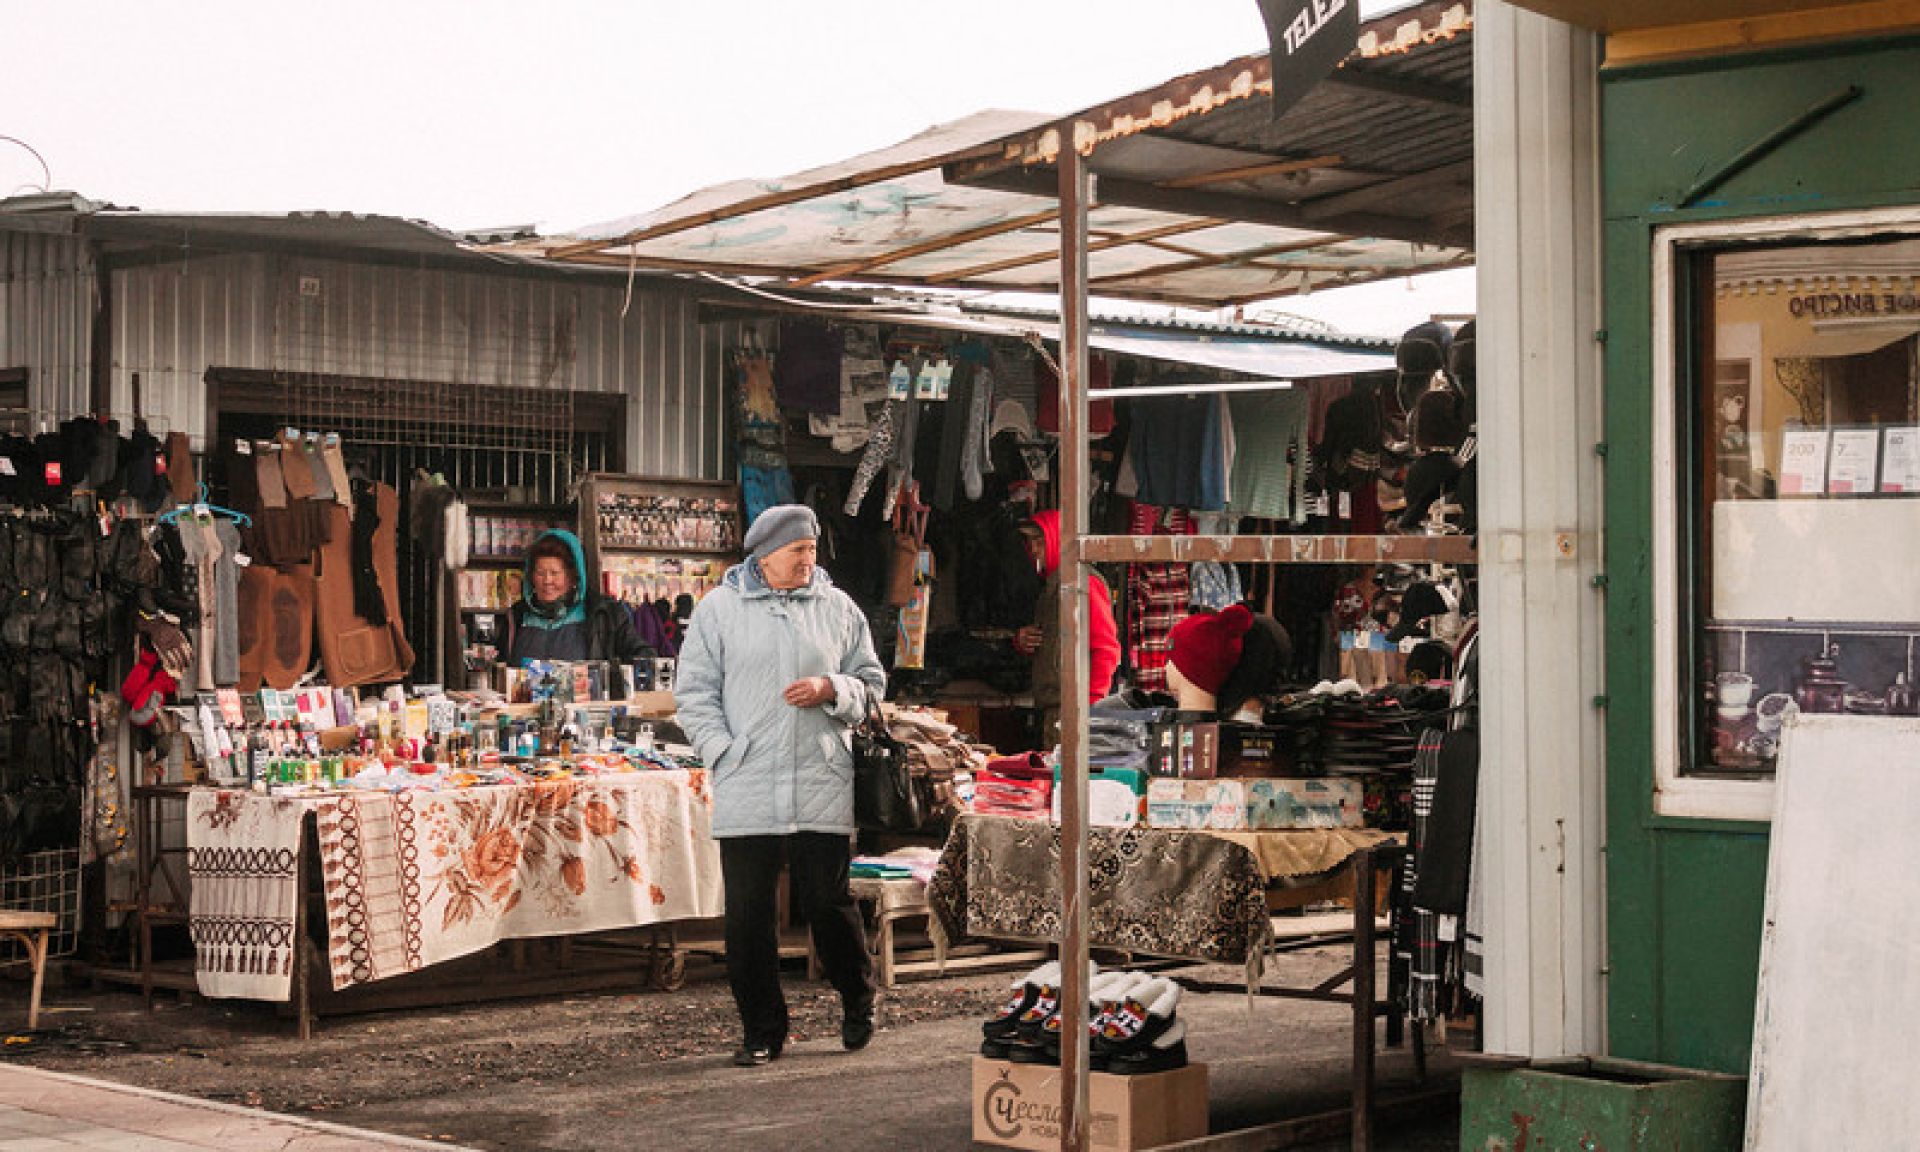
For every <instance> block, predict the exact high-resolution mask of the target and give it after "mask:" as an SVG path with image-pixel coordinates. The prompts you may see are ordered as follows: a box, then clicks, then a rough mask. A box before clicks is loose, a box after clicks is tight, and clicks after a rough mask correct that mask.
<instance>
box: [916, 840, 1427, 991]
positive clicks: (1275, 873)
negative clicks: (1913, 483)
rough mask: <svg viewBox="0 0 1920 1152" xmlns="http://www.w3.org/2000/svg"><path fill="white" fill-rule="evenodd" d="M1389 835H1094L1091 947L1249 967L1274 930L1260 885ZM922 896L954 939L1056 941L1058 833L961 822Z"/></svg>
mask: <svg viewBox="0 0 1920 1152" xmlns="http://www.w3.org/2000/svg"><path fill="white" fill-rule="evenodd" d="M1263 839H1264V840H1268V841H1271V842H1270V843H1262V841H1263ZM1388 839H1390V837H1389V836H1388V835H1387V834H1386V833H1382V832H1376V831H1372V830H1360V829H1352V830H1348V829H1326V830H1320V829H1313V830H1303V831H1298V832H1253V833H1213V832H1204V831H1193V832H1185V831H1176V830H1173V829H1167V828H1147V827H1133V828H1092V829H1089V830H1088V833H1087V872H1088V904H1087V925H1088V935H1089V938H1090V940H1091V941H1092V943H1093V944H1094V945H1096V946H1099V947H1103V948H1118V949H1123V950H1125V951H1128V952H1138V953H1144V954H1147V955H1152V956H1171V957H1179V958H1183V959H1190V960H1206V961H1212V962H1215V963H1222V964H1242V963H1247V962H1249V961H1250V960H1257V959H1258V954H1259V952H1260V950H1261V947H1262V945H1263V943H1264V942H1265V941H1266V939H1267V937H1268V935H1269V933H1270V931H1271V927H1270V925H1269V923H1268V920H1267V904H1266V888H1267V885H1268V884H1269V883H1273V882H1280V881H1284V880H1287V879H1294V878H1298V877H1299V876H1301V875H1303V874H1305V872H1304V870H1306V869H1308V868H1309V867H1311V868H1312V869H1314V870H1315V871H1331V870H1333V869H1336V868H1338V867H1340V866H1341V865H1342V864H1344V863H1345V862H1346V860H1347V859H1348V858H1349V857H1351V856H1352V855H1353V854H1354V853H1355V852H1357V851H1359V850H1361V849H1362V848H1366V847H1370V846H1372V845H1375V844H1378V843H1381V842H1384V841H1386V840H1388ZM927 900H928V903H929V904H930V905H931V906H932V908H933V913H934V917H935V920H936V921H937V923H938V924H939V926H940V930H941V933H942V934H943V935H944V936H945V938H946V939H947V940H948V941H951V942H955V943H957V942H959V941H961V940H963V939H966V938H968V937H985V938H990V939H1003V940H1022V941H1031V942H1049V941H1058V940H1060V939H1061V936H1062V935H1063V930H1062V926H1061V913H1060V829H1059V828H1058V827H1057V826H1055V825H1053V824H1051V823H1049V822H1047V821H1045V820H1022V819H1018V818H1015V817H1010V816H978V815H969V816H963V817H961V818H960V819H959V820H957V821H956V822H955V823H954V826H953V831H952V833H951V834H950V835H949V836H948V837H947V844H946V848H945V849H944V850H943V851H942V852H941V854H940V864H939V867H938V868H937V869H936V870H935V872H934V876H933V880H932V882H931V883H930V884H929V885H928V886H927Z"/></svg>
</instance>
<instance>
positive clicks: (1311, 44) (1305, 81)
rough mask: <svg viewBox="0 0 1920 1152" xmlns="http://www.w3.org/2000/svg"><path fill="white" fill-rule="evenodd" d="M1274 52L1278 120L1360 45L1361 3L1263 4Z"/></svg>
mask: <svg viewBox="0 0 1920 1152" xmlns="http://www.w3.org/2000/svg"><path fill="white" fill-rule="evenodd" d="M1259 3H1260V15H1261V16H1263V17H1264V18H1265V19H1266V21H1267V40H1268V42H1269V43H1270V44H1271V46H1272V54H1273V118H1274V119H1275V120H1278V119H1279V118H1280V117H1281V116H1284V115H1285V114H1286V111H1287V109H1289V108H1291V107H1293V106H1294V104H1295V103H1296V102H1297V101H1298V100H1299V99H1300V97H1302V96H1305V95H1306V94H1307V92H1308V90H1310V89H1311V88H1312V87H1313V86H1314V85H1315V84H1318V83H1319V82H1320V79H1321V77H1323V76H1325V75H1326V74H1327V73H1329V72H1332V71H1333V70H1334V68H1335V67H1337V66H1338V65H1339V63H1340V61H1342V60H1345V59H1346V58H1347V53H1349V52H1352V51H1353V47H1354V45H1355V44H1357V43H1359V41H1360V0H1259Z"/></svg>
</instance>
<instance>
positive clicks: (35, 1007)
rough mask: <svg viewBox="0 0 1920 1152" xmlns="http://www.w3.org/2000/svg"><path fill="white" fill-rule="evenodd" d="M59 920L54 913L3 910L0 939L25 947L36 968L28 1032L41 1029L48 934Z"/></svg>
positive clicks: (29, 1009) (28, 1017) (28, 957)
mask: <svg viewBox="0 0 1920 1152" xmlns="http://www.w3.org/2000/svg"><path fill="white" fill-rule="evenodd" d="M58 922H59V921H58V920H57V919H56V918H55V917H54V915H53V913H51V912H10V911H8V910H6V909H4V908H0V936H11V937H13V938H14V939H15V940H18V941H20V943H22V944H24V945H26V949H27V962H28V963H30V964H32V965H33V991H32V992H31V993H30V994H29V995H28V997H27V1031H29V1032H31V1031H33V1030H34V1029H36V1028H38V1027H40V982H41V981H42V980H43V979H45V977H46V974H47V933H49V932H51V931H53V926H54V925H55V924H56V923H58Z"/></svg>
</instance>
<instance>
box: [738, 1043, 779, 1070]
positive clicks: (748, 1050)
mask: <svg viewBox="0 0 1920 1152" xmlns="http://www.w3.org/2000/svg"><path fill="white" fill-rule="evenodd" d="M779 1058H780V1045H778V1044H761V1043H758V1042H756V1041H749V1042H747V1043H745V1044H742V1045H740V1047H739V1048H738V1049H736V1050H735V1051H734V1053H733V1062H734V1063H735V1064H737V1065H739V1066H740V1067H742V1068H758V1067H759V1066H760V1065H762V1064H771V1063H772V1062H774V1061H775V1060H778V1059H779Z"/></svg>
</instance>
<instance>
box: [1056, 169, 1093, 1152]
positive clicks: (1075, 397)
mask: <svg viewBox="0 0 1920 1152" xmlns="http://www.w3.org/2000/svg"><path fill="white" fill-rule="evenodd" d="M1092 199H1093V188H1092V178H1091V177H1090V176H1089V175H1088V174H1087V165H1086V159H1085V157H1083V156H1081V155H1080V154H1079V153H1078V152H1076V151H1075V150H1074V149H1073V148H1071V147H1067V148H1063V149H1061V152H1060V369H1061V371H1060V377H1061V378H1060V898H1061V900H1062V901H1063V907H1062V909H1061V911H1062V918H1061V940H1060V970H1061V975H1060V1117H1061V1124H1060V1147H1061V1148H1062V1149H1064V1150H1066V1152H1084V1150H1085V1149H1086V1148H1087V1145H1088V1131H1089V1128H1088V1114H1087V1112H1088V1110H1087V1090H1088V1084H1089V1081H1088V1076H1087V1073H1088V1063H1089V1060H1088V1047H1087V960H1088V954H1087V953H1088V941H1087V678H1088V676H1089V674H1090V673H1089V671H1088V667H1087V664H1088V661H1087V575H1086V570H1085V569H1084V568H1083V567H1082V566H1081V563H1080V538H1081V537H1082V536H1084V535H1086V528H1087V525H1086V516H1087V512H1086V509H1087V436H1086V432H1087V205H1088V204H1089V203H1090V202H1091V201H1092Z"/></svg>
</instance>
